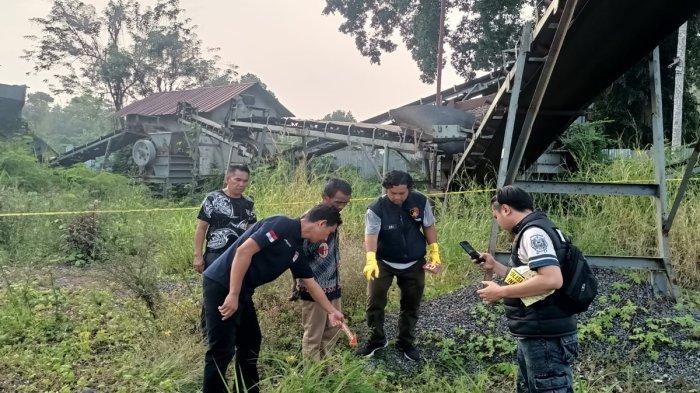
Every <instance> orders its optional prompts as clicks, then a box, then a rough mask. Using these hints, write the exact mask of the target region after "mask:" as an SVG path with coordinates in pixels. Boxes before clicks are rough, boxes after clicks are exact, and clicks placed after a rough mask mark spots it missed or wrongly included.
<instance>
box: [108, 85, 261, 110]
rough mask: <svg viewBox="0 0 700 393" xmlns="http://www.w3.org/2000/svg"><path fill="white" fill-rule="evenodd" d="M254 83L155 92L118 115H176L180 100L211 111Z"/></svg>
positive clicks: (198, 108) (128, 106) (199, 108)
mask: <svg viewBox="0 0 700 393" xmlns="http://www.w3.org/2000/svg"><path fill="white" fill-rule="evenodd" d="M253 85H255V83H233V84H230V85H228V86H219V87H200V88H197V89H190V90H178V91H166V92H162V93H155V94H151V95H150V96H148V97H146V98H144V99H141V100H138V101H136V102H133V103H131V104H129V105H127V106H125V107H124V108H122V109H121V110H120V111H118V112H117V116H126V115H143V116H161V115H174V114H175V113H176V112H177V103H178V102H188V103H190V104H192V106H193V107H195V108H196V109H197V110H198V111H199V112H210V111H212V110H214V109H215V108H217V107H219V106H221V105H222V104H224V103H225V102H227V101H229V100H230V99H232V98H233V97H236V96H237V95H239V94H241V93H243V92H244V91H246V90H248V89H249V88H250V87H251V86H253Z"/></svg>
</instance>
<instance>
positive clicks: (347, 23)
mask: <svg viewBox="0 0 700 393" xmlns="http://www.w3.org/2000/svg"><path fill="white" fill-rule="evenodd" d="M525 4H529V3H528V2H527V1H526V0H447V4H446V9H447V11H446V14H447V16H448V18H452V19H455V18H456V19H459V23H457V24H456V26H457V27H456V28H450V27H449V23H448V25H447V26H446V29H445V42H446V44H447V46H448V48H449V49H451V51H452V59H451V63H452V66H453V67H454V68H455V69H456V70H457V72H458V73H459V74H460V75H462V76H464V77H465V78H468V77H471V76H473V75H474V72H475V71H476V70H491V69H493V68H496V67H498V66H499V65H500V62H501V51H502V50H503V49H508V48H511V47H513V46H514V45H515V42H516V41H517V37H518V32H519V31H520V26H521V24H522V20H520V14H521V10H522V9H523V6H524V5H525ZM323 14H325V15H328V14H339V15H340V16H342V17H343V18H344V22H343V23H342V24H341V25H340V27H339V30H340V32H342V33H344V34H348V35H350V36H353V37H355V45H356V46H357V49H358V50H359V51H360V53H361V54H362V55H363V56H367V57H369V58H370V61H371V62H372V63H376V64H379V63H380V62H381V56H382V55H383V54H384V53H390V52H393V51H394V50H396V48H397V47H398V44H399V43H400V42H399V40H401V41H403V44H404V45H405V46H406V48H407V49H408V50H409V51H410V52H411V56H412V58H413V60H414V61H415V62H416V64H417V65H418V69H419V70H420V79H421V80H422V81H423V82H425V83H433V82H434V80H435V75H436V71H437V41H438V31H439V27H440V26H439V25H440V1H439V0H370V1H365V0H326V7H325V8H324V10H323Z"/></svg>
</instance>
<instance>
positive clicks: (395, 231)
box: [369, 191, 427, 263]
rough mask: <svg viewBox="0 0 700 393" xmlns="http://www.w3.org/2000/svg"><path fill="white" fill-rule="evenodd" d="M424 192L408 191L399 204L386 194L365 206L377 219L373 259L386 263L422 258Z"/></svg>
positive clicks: (405, 261)
mask: <svg viewBox="0 0 700 393" xmlns="http://www.w3.org/2000/svg"><path fill="white" fill-rule="evenodd" d="M426 201H427V198H426V196H425V195H423V194H421V193H419V192H417V191H410V193H409V195H408V198H406V201H404V203H403V204H402V205H401V206H398V205H396V204H394V203H392V202H391V201H390V200H389V198H387V197H386V195H383V196H381V197H379V198H378V199H377V200H376V201H374V203H372V204H371V205H370V206H369V209H370V210H372V212H374V214H376V215H377V216H378V217H379V218H380V219H381V220H382V226H381V229H380V230H379V239H378V241H377V258H379V259H383V260H385V261H389V262H398V263H407V262H413V261H416V260H419V259H421V258H423V257H425V235H423V232H422V231H421V227H422V226H423V214H424V213H425V212H424V211H423V209H425V203H426Z"/></svg>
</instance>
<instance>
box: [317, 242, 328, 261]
mask: <svg viewBox="0 0 700 393" xmlns="http://www.w3.org/2000/svg"><path fill="white" fill-rule="evenodd" d="M316 252H317V253H318V255H319V256H320V257H321V258H325V257H327V256H328V243H325V242H324V243H321V244H320V245H319V246H318V249H316Z"/></svg>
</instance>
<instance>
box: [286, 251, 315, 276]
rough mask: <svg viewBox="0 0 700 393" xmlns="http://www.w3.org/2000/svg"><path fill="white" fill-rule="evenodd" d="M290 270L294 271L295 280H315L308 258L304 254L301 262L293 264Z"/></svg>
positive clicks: (301, 255)
mask: <svg viewBox="0 0 700 393" xmlns="http://www.w3.org/2000/svg"><path fill="white" fill-rule="evenodd" d="M289 270H291V271H292V276H293V277H294V278H314V272H313V271H312V270H311V267H310V266H309V262H308V258H307V257H306V256H305V255H304V253H303V252H302V253H300V255H299V260H298V261H296V262H294V263H292V267H290V268H289Z"/></svg>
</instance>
